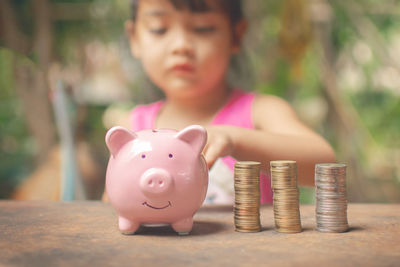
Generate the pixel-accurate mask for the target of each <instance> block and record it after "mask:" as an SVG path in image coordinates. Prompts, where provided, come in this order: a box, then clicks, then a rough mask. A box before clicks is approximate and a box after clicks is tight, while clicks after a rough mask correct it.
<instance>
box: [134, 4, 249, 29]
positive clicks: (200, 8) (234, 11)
mask: <svg viewBox="0 0 400 267" xmlns="http://www.w3.org/2000/svg"><path fill="white" fill-rule="evenodd" d="M169 1H170V2H171V3H172V4H173V5H174V7H175V8H176V9H183V8H187V9H189V10H190V11H191V12H206V11H208V10H209V9H210V7H209V6H208V5H207V0H169ZM216 1H217V3H218V5H219V7H221V9H222V10H224V11H225V12H226V14H227V15H228V17H229V19H230V21H231V23H232V25H235V24H236V23H237V22H238V21H240V20H241V19H242V18H243V13H242V3H241V0H216ZM138 2H139V0H131V9H132V20H133V21H135V20H136V14H137V6H138Z"/></svg>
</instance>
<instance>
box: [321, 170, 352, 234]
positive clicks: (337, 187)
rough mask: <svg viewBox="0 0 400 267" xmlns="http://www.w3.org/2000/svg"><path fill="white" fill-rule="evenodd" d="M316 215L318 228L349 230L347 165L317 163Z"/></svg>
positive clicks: (334, 231)
mask: <svg viewBox="0 0 400 267" xmlns="http://www.w3.org/2000/svg"><path fill="white" fill-rule="evenodd" d="M315 199H316V205H315V216H316V221H317V230H318V231H320V232H329V233H340V232H345V231H347V230H348V222H347V194H346V165H345V164H342V163H322V164H316V165H315Z"/></svg>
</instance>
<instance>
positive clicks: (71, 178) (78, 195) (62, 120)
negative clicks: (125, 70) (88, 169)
mask: <svg viewBox="0 0 400 267" xmlns="http://www.w3.org/2000/svg"><path fill="white" fill-rule="evenodd" d="M52 103H53V109H54V115H55V121H56V124H57V130H58V135H59V138H60V147H61V183H60V184H61V188H60V192H61V194H60V196H61V199H60V200H62V201H72V200H82V199H85V194H84V188H83V182H82V179H81V177H80V175H79V169H78V164H77V158H76V149H75V142H74V123H73V122H74V121H75V117H76V114H75V103H74V100H73V98H72V97H69V96H68V94H67V92H66V88H65V84H64V83H63V81H61V80H59V81H57V84H56V88H55V89H54V92H53V101H52Z"/></svg>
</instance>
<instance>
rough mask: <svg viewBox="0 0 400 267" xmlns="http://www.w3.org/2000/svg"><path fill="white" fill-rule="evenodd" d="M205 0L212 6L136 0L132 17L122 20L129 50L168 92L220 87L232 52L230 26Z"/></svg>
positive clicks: (175, 93)
mask: <svg viewBox="0 0 400 267" xmlns="http://www.w3.org/2000/svg"><path fill="white" fill-rule="evenodd" d="M214 2H215V1H209V6H210V7H211V8H212V10H211V11H207V12H202V13H200V12H196V13H191V12H190V11H189V10H187V9H181V10H177V9H175V8H174V6H173V5H172V4H171V3H170V1H168V0H140V1H139V6H138V11H137V19H136V22H135V23H134V24H133V23H132V22H128V23H127V29H128V31H129V33H130V41H131V48H132V52H133V54H134V55H135V56H136V57H138V58H140V59H141V61H142V64H143V66H144V69H145V71H146V72H147V74H148V75H149V76H150V78H151V79H152V81H153V82H154V83H155V84H156V85H157V86H159V87H160V88H161V89H162V90H163V91H164V92H165V94H166V95H167V97H168V96H179V97H181V98H186V97H194V96H198V95H199V93H201V92H205V91H209V90H215V89H216V88H222V87H225V86H226V84H225V73H226V71H227V68H228V64H229V61H230V57H231V55H232V53H234V52H236V51H237V50H238V45H236V44H235V42H233V37H232V26H231V22H230V20H229V18H228V17H227V15H226V14H224V13H222V12H220V11H218V6H217V5H216V4H215V3H214Z"/></svg>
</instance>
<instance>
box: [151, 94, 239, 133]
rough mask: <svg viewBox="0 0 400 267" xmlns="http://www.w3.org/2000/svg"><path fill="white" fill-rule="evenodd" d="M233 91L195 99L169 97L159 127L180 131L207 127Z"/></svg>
mask: <svg viewBox="0 0 400 267" xmlns="http://www.w3.org/2000/svg"><path fill="white" fill-rule="evenodd" d="M230 93H231V90H230V89H229V88H226V89H224V90H216V91H211V92H210V93H208V94H203V95H201V96H197V97H195V98H193V99H184V100H183V99H180V98H173V97H168V98H167V100H166V102H165V104H164V106H163V108H162V110H161V112H160V114H159V116H158V118H157V122H156V124H157V127H161V128H163V127H170V128H175V129H180V128H183V127H186V126H187V125H190V124H200V125H203V126H207V125H208V124H210V123H211V121H212V119H213V118H214V117H215V115H216V113H217V112H218V111H219V110H220V109H221V108H222V107H223V106H224V105H225V104H226V102H227V100H228V99H229V96H230Z"/></svg>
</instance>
